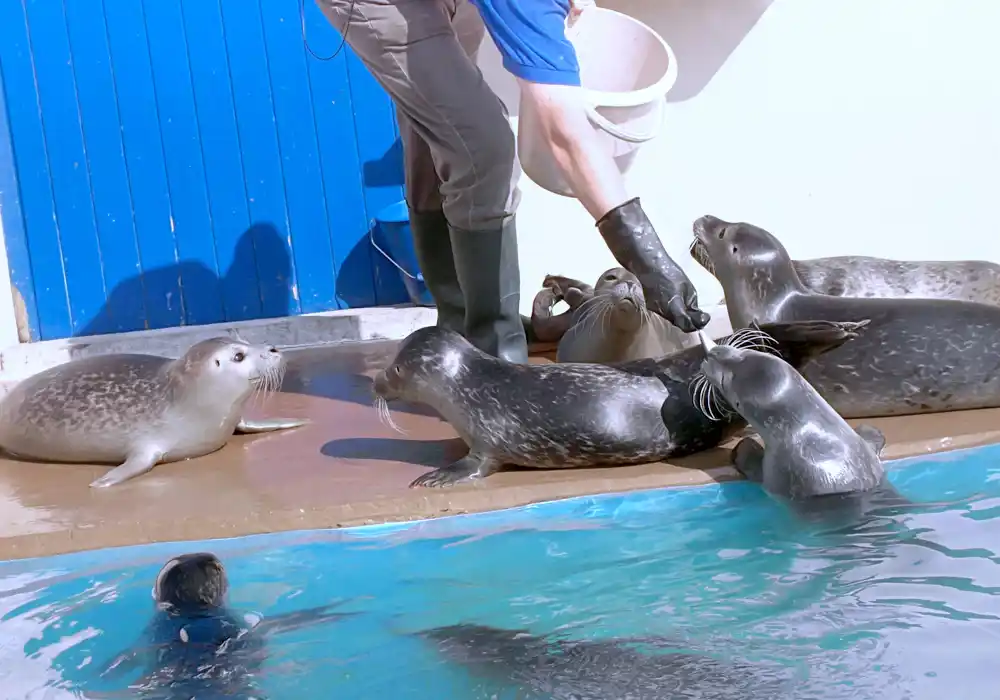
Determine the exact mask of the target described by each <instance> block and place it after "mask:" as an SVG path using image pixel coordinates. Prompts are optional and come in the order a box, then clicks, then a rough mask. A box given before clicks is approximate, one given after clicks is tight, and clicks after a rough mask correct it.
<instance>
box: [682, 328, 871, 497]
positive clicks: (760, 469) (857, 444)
mask: <svg viewBox="0 0 1000 700" xmlns="http://www.w3.org/2000/svg"><path fill="white" fill-rule="evenodd" d="M700 336H701V343H702V346H703V347H704V349H705V360H704V361H703V362H702V364H701V374H702V375H703V376H704V377H705V378H706V380H707V381H708V382H710V383H711V385H712V386H713V387H714V388H715V390H716V391H718V392H719V393H720V394H721V395H722V397H723V398H724V399H725V400H726V404H727V405H728V406H729V407H732V408H733V409H734V410H736V412H738V413H739V414H740V416H742V417H743V419H744V420H746V421H747V422H748V423H749V424H750V427H751V428H753V429H754V430H755V431H756V432H757V434H758V435H760V436H761V438H762V439H763V441H764V447H763V448H762V447H761V446H760V444H759V443H758V442H757V441H756V440H754V439H753V438H751V437H744V438H743V439H742V440H740V442H739V443H738V444H737V445H736V448H735V449H734V450H733V464H734V466H735V467H736V469H737V470H739V472H740V473H742V474H743V475H744V476H745V477H746V478H747V479H749V480H750V481H755V482H757V483H759V484H761V485H763V487H764V488H765V489H766V490H767V491H768V492H769V493H771V494H774V495H777V496H783V497H785V498H789V499H804V498H811V497H814V496H829V495H837V494H848V493H862V492H866V491H871V490H873V489H875V488H878V487H879V486H881V485H882V484H883V482H884V480H885V469H884V468H883V466H882V462H881V459H880V457H881V454H882V450H883V449H884V448H885V436H884V435H882V432H881V431H880V430H879V429H878V428H875V427H873V426H870V425H861V426H858V428H857V429H855V428H852V427H851V426H850V425H848V424H847V421H846V420H844V419H843V418H842V417H841V416H840V415H839V414H838V413H837V412H836V411H834V410H833V407H832V406H830V404H829V403H827V402H826V401H824V400H823V398H822V397H821V396H820V395H819V393H817V391H816V390H815V389H814V388H813V387H812V386H810V385H809V383H808V382H807V381H806V380H805V379H804V378H803V377H802V375H801V374H799V373H798V372H796V371H795V370H794V369H793V368H792V367H791V365H789V364H788V363H787V362H785V361H784V360H782V359H781V358H780V357H777V356H775V355H773V354H771V353H766V352H760V351H759V350H752V349H743V348H737V347H732V346H729V345H717V344H716V343H714V342H713V341H712V340H711V339H710V338H709V337H708V336H707V335H706V334H704V333H701V334H700Z"/></svg>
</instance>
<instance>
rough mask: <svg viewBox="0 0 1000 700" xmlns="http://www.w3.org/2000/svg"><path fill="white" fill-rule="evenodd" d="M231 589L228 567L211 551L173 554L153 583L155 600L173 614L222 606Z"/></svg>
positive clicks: (161, 607) (163, 608)
mask: <svg viewBox="0 0 1000 700" xmlns="http://www.w3.org/2000/svg"><path fill="white" fill-rule="evenodd" d="M228 593H229V578H228V577H227V576H226V569H225V567H224V566H223V565H222V562H221V561H219V558H218V557H217V556H215V555H214V554H211V553H210V552H195V553H192V554H181V555H180V556H177V557H174V558H173V559H171V560H170V561H168V562H167V563H166V564H164V565H163V568H162V569H160V573H158V574H157V575H156V582H155V583H154V584H153V600H155V601H156V604H157V606H159V607H160V609H162V610H164V611H165V612H167V613H169V614H172V615H187V614H191V613H192V612H193V611H196V610H202V609H203V610H207V609H212V608H222V607H223V606H225V604H226V597H227V595H228Z"/></svg>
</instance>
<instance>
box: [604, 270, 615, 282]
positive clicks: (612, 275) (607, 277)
mask: <svg viewBox="0 0 1000 700" xmlns="http://www.w3.org/2000/svg"><path fill="white" fill-rule="evenodd" d="M604 279H605V280H606V281H608V282H614V281H615V280H616V279H618V276H617V275H616V274H615V273H613V272H610V273H608V274H606V275H604Z"/></svg>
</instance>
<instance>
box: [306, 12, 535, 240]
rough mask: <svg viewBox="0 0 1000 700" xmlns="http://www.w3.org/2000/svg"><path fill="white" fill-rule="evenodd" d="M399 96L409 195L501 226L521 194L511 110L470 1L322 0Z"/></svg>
mask: <svg viewBox="0 0 1000 700" xmlns="http://www.w3.org/2000/svg"><path fill="white" fill-rule="evenodd" d="M317 2H318V4H319V6H320V8H321V9H322V10H323V13H324V14H325V15H326V17H327V18H328V19H329V21H330V22H331V23H332V24H333V26H334V27H336V28H337V30H338V31H340V32H341V34H342V35H345V36H346V39H347V43H348V44H349V45H350V46H351V48H352V49H353V50H354V52H355V53H356V54H357V55H358V57H359V58H360V59H361V60H362V61H363V62H364V64H365V65H366V66H367V67H368V70H369V71H371V73H372V75H374V76H375V79H376V80H377V81H378V82H379V84H381V85H382V87H383V88H384V89H385V90H386V92H388V93H389V95H390V96H391V97H392V99H393V101H394V102H395V104H396V113H397V117H398V120H399V128H400V133H401V135H402V139H403V152H404V159H405V168H406V199H407V202H408V204H409V206H410V208H411V209H413V210H414V211H417V212H429V211H443V212H444V215H445V218H446V219H447V220H448V223H449V224H451V225H452V226H454V227H457V228H461V229H464V230H466V231H491V230H492V231H495V230H497V229H498V228H499V227H500V226H501V225H502V224H503V222H504V221H505V219H507V218H508V217H510V216H511V215H513V214H514V213H515V210H516V208H517V203H518V200H519V198H520V197H519V192H518V188H517V175H518V173H517V171H516V169H515V167H514V162H515V149H514V135H513V133H512V132H511V129H510V126H509V123H508V121H507V110H506V108H505V107H504V105H503V103H502V102H501V101H500V98H498V97H497V96H496V94H495V93H494V92H493V90H491V89H490V87H489V86H488V85H487V84H486V81H485V80H484V79H483V76H482V73H481V72H480V71H479V68H478V66H477V65H476V57H477V53H478V51H479V46H480V44H481V43H482V41H483V37H484V35H485V31H486V29H485V27H484V26H483V21H482V18H481V17H480V15H479V12H478V10H476V8H475V7H474V6H473V5H472V4H471V3H470V2H468V0H355V1H354V3H353V13H352V3H351V0H317Z"/></svg>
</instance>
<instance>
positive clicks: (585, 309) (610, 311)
mask: <svg viewBox="0 0 1000 700" xmlns="http://www.w3.org/2000/svg"><path fill="white" fill-rule="evenodd" d="M546 292H547V290H545V289H543V290H542V292H540V293H539V296H541V295H544V294H546ZM536 302H537V299H536ZM571 306H572V305H571ZM567 314H571V321H570V323H569V328H568V329H567V331H566V332H565V334H564V335H563V336H562V338H561V339H560V341H559V347H558V349H557V351H556V361H557V362H598V363H601V364H610V363H614V362H626V361H629V360H640V359H644V358H649V357H661V356H663V355H667V354H669V353H671V352H675V351H677V350H682V349H684V348H686V347H693V346H694V345H697V343H698V340H697V337H696V336H695V334H693V333H685V332H684V331H682V330H680V329H679V328H677V327H676V326H674V325H673V324H672V323H669V322H668V321H666V320H664V319H663V317H661V316H659V315H658V314H654V313H652V312H650V311H649V310H648V309H647V307H646V297H645V295H644V293H643V290H642V285H641V284H640V283H639V279H638V278H637V277H636V276H635V275H634V274H632V273H631V272H629V271H628V270H626V269H625V268H622V267H615V268H612V269H610V270H607V271H606V272H604V274H602V275H601V277H600V279H599V280H598V281H597V284H596V285H595V286H594V288H593V292H592V293H591V294H590V296H589V298H587V299H586V300H585V301H583V302H582V303H579V304H578V305H577V306H575V307H573V308H572V310H571V311H570V312H567ZM565 315H566V314H564V315H563V316H565ZM556 318H557V319H558V318H562V316H560V317H556Z"/></svg>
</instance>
